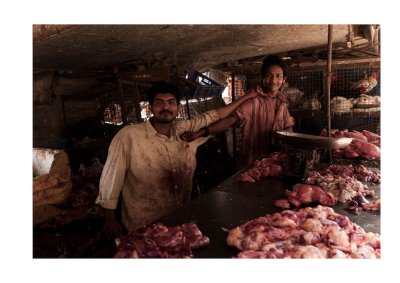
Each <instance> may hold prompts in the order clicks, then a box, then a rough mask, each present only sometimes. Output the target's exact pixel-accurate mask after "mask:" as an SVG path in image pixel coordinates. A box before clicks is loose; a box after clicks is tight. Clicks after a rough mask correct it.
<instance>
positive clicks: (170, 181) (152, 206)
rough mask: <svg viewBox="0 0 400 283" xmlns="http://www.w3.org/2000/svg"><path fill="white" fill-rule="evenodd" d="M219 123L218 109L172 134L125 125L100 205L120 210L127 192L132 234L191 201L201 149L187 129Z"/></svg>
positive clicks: (125, 217) (125, 213)
mask: <svg viewBox="0 0 400 283" xmlns="http://www.w3.org/2000/svg"><path fill="white" fill-rule="evenodd" d="M217 120H219V115H218V113H217V112H216V111H215V110H211V111H208V112H205V113H203V114H202V115H201V116H199V117H196V118H194V119H192V120H181V121H178V122H176V123H174V124H173V126H172V132H171V136H170V137H169V138H168V137H167V136H164V135H161V134H159V133H158V132H157V131H156V130H155V129H154V128H153V126H152V125H151V123H150V120H148V121H146V122H145V123H141V124H135V125H129V126H125V127H124V128H123V129H121V130H120V131H119V132H118V133H117V134H116V135H115V137H114V138H113V140H112V142H111V144H110V147H109V149H108V156H107V161H106V163H105V165H104V169H103V172H102V175H101V178H100V191H99V195H98V197H97V199H96V204H98V205H100V206H102V207H103V208H106V209H115V208H116V207H117V203H118V199H119V196H120V194H122V222H123V224H124V226H125V227H126V228H127V230H128V231H129V232H131V231H133V230H135V229H137V228H139V227H142V226H144V225H146V224H149V223H151V222H153V221H155V220H157V219H158V218H160V217H162V216H164V215H166V214H168V213H169V212H171V211H172V210H174V209H175V208H177V207H179V206H180V205H182V204H183V203H184V202H187V201H189V200H190V196H191V189H192V178H193V174H194V170H195V167H196V151H197V147H199V146H200V145H201V144H203V143H204V142H205V141H206V140H207V138H199V139H197V140H195V141H193V142H190V143H187V142H185V141H183V140H181V139H180V136H181V134H182V133H183V132H185V131H193V132H195V131H197V130H199V129H201V128H203V127H205V126H207V125H209V124H211V123H212V122H215V121H217Z"/></svg>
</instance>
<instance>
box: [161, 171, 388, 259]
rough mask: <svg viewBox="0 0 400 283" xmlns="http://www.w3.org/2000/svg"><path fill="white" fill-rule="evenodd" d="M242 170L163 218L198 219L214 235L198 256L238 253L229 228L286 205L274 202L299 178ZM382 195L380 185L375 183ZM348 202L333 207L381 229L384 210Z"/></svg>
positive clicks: (170, 221)
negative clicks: (244, 178) (243, 177)
mask: <svg viewBox="0 0 400 283" xmlns="http://www.w3.org/2000/svg"><path fill="white" fill-rule="evenodd" d="M242 172H243V170H242V171H239V172H237V173H236V174H235V175H233V176H231V177H230V178H228V179H227V180H225V181H224V182H222V183H221V184H220V185H218V186H216V187H215V188H213V189H212V190H211V191H209V192H207V193H205V194H203V195H201V196H200V197H198V198H196V199H194V200H193V201H191V202H190V203H188V204H186V205H184V206H182V207H181V208H179V209H177V210H175V211H174V212H172V213H171V214H169V215H167V216H165V217H163V218H161V219H159V221H158V222H162V223H164V224H166V225H181V224H183V223H185V222H190V221H194V222H195V223H196V224H197V225H198V227H199V228H200V230H201V231H202V233H203V234H204V235H206V236H208V237H209V238H210V244H209V245H208V246H207V247H203V248H201V249H197V250H194V251H193V254H194V257H195V258H231V257H233V256H235V255H236V254H237V252H238V251H237V250H236V249H235V248H232V247H229V246H228V245H227V244H226V237H227V232H225V231H223V229H222V228H226V229H232V228H234V227H236V226H238V225H240V224H242V223H243V222H246V221H248V220H251V219H254V218H257V217H260V216H264V215H265V214H270V213H274V212H279V211H282V209H280V208H278V207H275V206H274V201H275V200H276V199H279V198H283V197H284V191H285V189H291V188H292V186H293V185H294V184H295V183H297V182H299V181H298V180H296V179H293V178H284V179H280V178H272V177H268V178H264V179H262V180H261V181H259V182H257V183H247V182H239V181H237V178H238V176H239V174H241V173H242ZM368 185H369V187H370V188H371V189H373V190H374V191H375V193H376V197H377V198H379V197H380V186H379V185H375V186H371V185H370V184H368ZM346 206H347V204H346V203H338V204H336V205H335V206H333V209H334V210H335V211H336V212H337V213H340V214H343V215H346V216H347V217H349V219H350V220H351V221H353V222H355V223H357V224H358V225H360V226H361V227H363V228H364V229H365V231H366V232H374V233H380V212H379V211H377V212H376V211H363V212H362V213H361V214H360V215H358V216H357V215H353V214H351V213H349V212H347V211H346V210H344V208H345V207H346Z"/></svg>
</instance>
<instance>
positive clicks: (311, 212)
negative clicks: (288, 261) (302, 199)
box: [226, 205, 380, 258]
mask: <svg viewBox="0 0 400 283" xmlns="http://www.w3.org/2000/svg"><path fill="white" fill-rule="evenodd" d="M226 241H227V243H228V245H230V246H233V247H236V248H237V249H238V250H240V252H239V253H238V254H237V257H238V258H380V235H379V234H376V233H371V232H368V233H366V232H365V231H364V229H363V228H361V227H360V226H359V225H357V224H355V223H353V222H351V221H350V220H349V219H348V218H347V217H346V216H344V215H341V214H338V213H335V212H334V210H333V209H332V208H330V207H327V206H321V205H318V206H317V207H315V208H311V207H306V208H302V209H299V210H297V211H294V210H284V211H282V212H279V213H274V214H269V215H266V216H263V217H259V218H256V219H253V220H251V221H248V222H246V223H244V224H242V225H240V226H238V227H236V228H234V229H232V230H230V231H229V234H228V237H227V240H226Z"/></svg>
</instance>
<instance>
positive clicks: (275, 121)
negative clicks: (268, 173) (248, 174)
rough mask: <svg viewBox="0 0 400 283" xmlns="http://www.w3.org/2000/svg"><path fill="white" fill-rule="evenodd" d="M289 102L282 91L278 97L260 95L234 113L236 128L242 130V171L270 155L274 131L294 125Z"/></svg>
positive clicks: (239, 155) (239, 157) (240, 165)
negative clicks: (288, 105) (236, 121)
mask: <svg viewBox="0 0 400 283" xmlns="http://www.w3.org/2000/svg"><path fill="white" fill-rule="evenodd" d="M286 101H287V100H286V97H285V96H284V95H283V94H282V93H280V92H278V93H277V95H276V96H275V97H272V96H269V95H264V96H258V97H256V98H254V99H251V100H249V101H246V102H245V103H244V104H242V105H241V106H240V107H238V108H237V109H236V111H235V112H234V113H233V114H231V115H234V116H235V117H236V118H237V119H238V123H237V124H236V126H238V127H240V129H241V142H240V149H239V154H238V167H239V168H243V167H246V166H249V165H252V164H253V163H254V161H255V160H256V159H257V158H260V157H262V156H266V155H268V154H270V153H271V152H270V148H271V144H272V137H273V136H272V134H273V132H275V131H279V130H282V129H285V128H287V127H291V126H293V125H294V123H295V121H294V118H293V117H291V116H290V113H289V110H288V108H287V103H286Z"/></svg>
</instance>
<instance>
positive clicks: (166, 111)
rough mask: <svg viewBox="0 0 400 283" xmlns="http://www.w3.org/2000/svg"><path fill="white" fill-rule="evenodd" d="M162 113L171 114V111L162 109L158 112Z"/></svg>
mask: <svg viewBox="0 0 400 283" xmlns="http://www.w3.org/2000/svg"><path fill="white" fill-rule="evenodd" d="M163 113H169V114H171V115H172V112H171V111H168V110H163V111H161V112H160V114H163Z"/></svg>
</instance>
